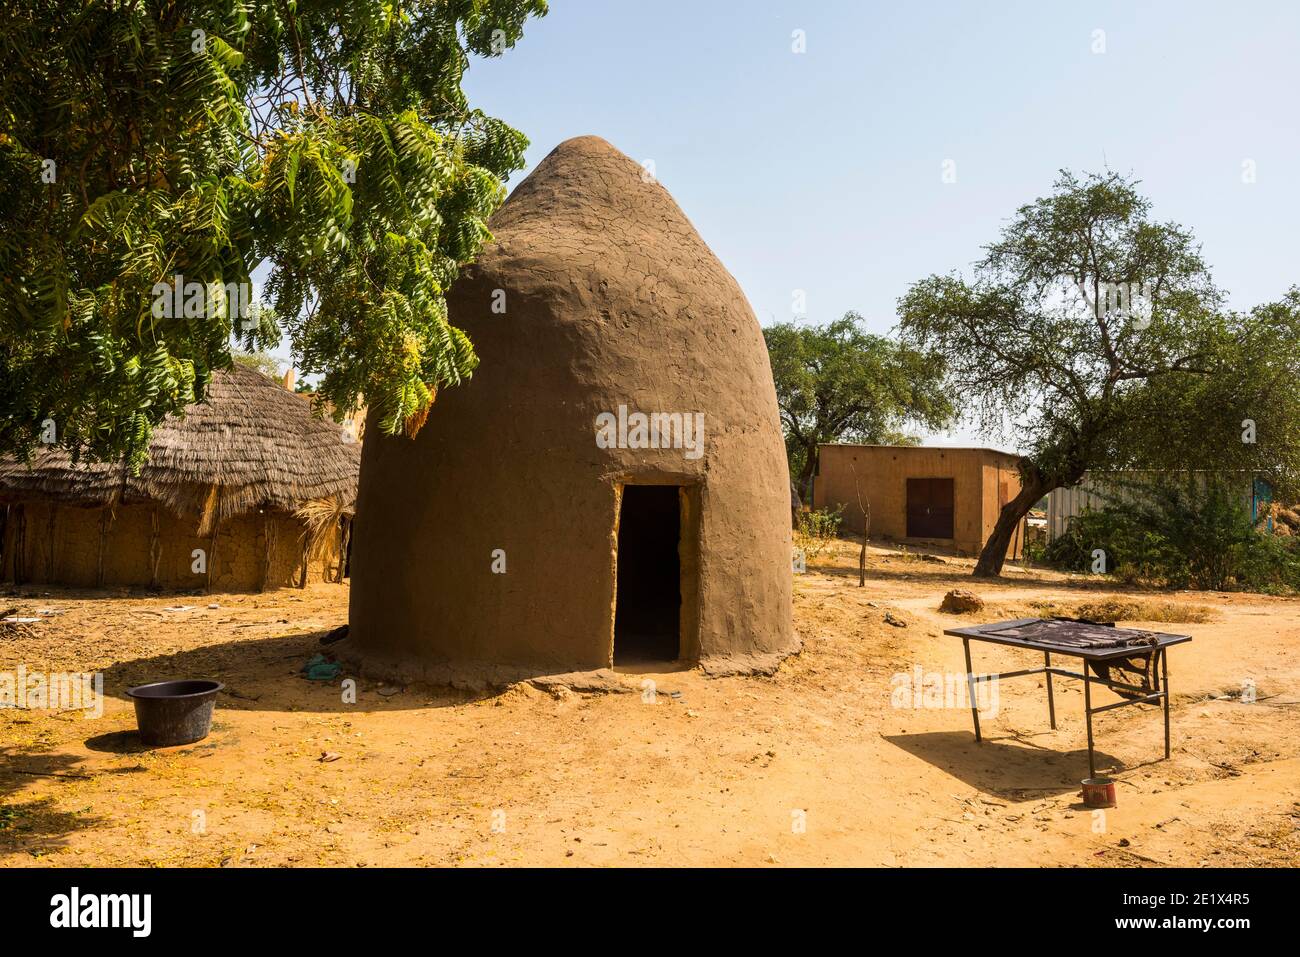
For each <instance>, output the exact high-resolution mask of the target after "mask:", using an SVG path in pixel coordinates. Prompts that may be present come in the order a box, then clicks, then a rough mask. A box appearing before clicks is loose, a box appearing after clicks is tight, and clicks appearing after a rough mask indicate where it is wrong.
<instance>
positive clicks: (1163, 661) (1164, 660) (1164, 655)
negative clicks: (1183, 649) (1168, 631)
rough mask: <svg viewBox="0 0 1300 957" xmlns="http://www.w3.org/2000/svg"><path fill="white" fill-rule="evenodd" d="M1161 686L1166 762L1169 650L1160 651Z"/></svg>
mask: <svg viewBox="0 0 1300 957" xmlns="http://www.w3.org/2000/svg"><path fill="white" fill-rule="evenodd" d="M1160 684H1161V685H1163V688H1164V693H1165V760H1166V761H1168V760H1169V649H1168V648H1161V649H1160Z"/></svg>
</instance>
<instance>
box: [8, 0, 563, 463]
mask: <svg viewBox="0 0 1300 957" xmlns="http://www.w3.org/2000/svg"><path fill="white" fill-rule="evenodd" d="M545 10H546V4H545V0H385V2H382V3H380V2H373V0H114V2H105V0H13V2H11V3H9V4H7V5H6V8H5V15H4V17H3V18H2V19H0V59H3V62H4V63H5V69H4V70H3V71H0V355H2V356H3V365H2V367H0V453H5V452H17V453H20V454H21V453H25V452H26V451H28V450H29V449H30V448H31V447H32V446H33V444H34V443H35V442H36V441H37V439H38V437H39V436H41V435H42V433H44V435H45V437H46V438H47V439H48V437H49V431H50V429H49V427H50V426H51V425H52V426H53V427H54V429H55V430H56V434H57V440H58V442H59V444H61V445H64V446H65V447H68V448H70V449H72V450H73V451H74V452H75V453H76V454H79V455H81V454H84V455H88V456H92V457H99V458H116V457H121V456H125V457H127V458H130V459H133V460H134V461H136V462H138V461H139V460H140V459H141V457H142V456H143V454H144V451H145V449H146V448H147V444H148V438H149V432H150V429H151V427H152V426H153V425H154V424H156V423H157V422H158V421H160V420H161V419H162V418H163V417H164V416H166V415H168V414H171V413H176V412H179V411H181V410H182V409H183V408H184V407H185V406H186V405H187V404H188V403H190V402H192V401H195V400H197V399H201V398H202V397H203V395H204V393H205V389H206V386H207V383H208V381H209V378H210V375H211V372H212V370H214V369H219V368H225V367H229V365H230V363H231V354H230V350H231V343H232V336H233V337H234V338H235V339H236V340H237V341H240V342H242V344H243V345H244V346H245V347H246V348H250V349H256V348H259V347H266V346H268V345H270V344H272V343H274V342H277V341H278V339H279V337H280V333H281V328H283V330H284V331H287V332H288V333H289V335H290V336H291V339H292V344H293V351H294V358H295V362H296V364H297V365H298V366H299V368H300V369H302V370H303V371H304V372H306V373H318V374H321V375H322V376H323V377H322V379H321V381H320V384H319V385H318V387H317V393H318V395H319V397H320V398H321V399H322V400H325V401H328V403H329V404H330V405H331V406H332V407H333V408H334V409H336V410H338V414H345V413H346V411H347V410H350V409H351V408H353V407H354V406H355V405H356V404H357V403H358V402H360V401H365V402H366V403H368V404H369V405H370V406H371V407H372V408H375V409H377V410H378V412H379V413H380V425H381V428H383V429H384V430H385V431H388V432H395V431H398V430H400V429H401V428H403V426H404V425H405V426H406V427H407V428H408V431H410V430H413V429H414V428H416V427H418V424H419V423H420V422H421V421H422V417H423V414H424V413H425V411H426V410H427V408H428V405H429V403H430V402H431V401H432V399H433V396H434V393H435V391H436V389H437V388H438V387H439V386H441V385H451V384H455V383H457V382H459V381H461V380H462V379H463V378H465V377H466V376H468V375H469V374H470V372H471V370H472V369H473V366H474V364H475V357H474V353H473V349H472V347H471V345H470V343H469V341H468V340H467V339H466V337H465V336H464V335H463V334H462V333H461V332H460V331H459V330H457V329H455V328H454V327H453V326H451V325H450V324H449V322H448V321H447V314H446V307H445V300H444V295H443V294H444V290H445V289H446V288H447V287H448V285H449V284H450V283H451V282H452V281H453V279H454V278H455V277H456V275H457V271H458V269H459V267H460V266H461V265H463V264H464V263H466V262H468V261H469V260H471V259H472V258H473V257H474V256H475V255H476V253H477V252H478V250H479V248H480V247H481V246H482V244H483V242H484V241H485V240H486V239H487V238H488V236H489V234H488V230H487V226H486V223H487V219H488V217H489V215H490V214H491V213H492V212H493V211H494V210H495V208H496V207H497V206H498V205H499V204H500V202H501V200H502V199H503V198H504V187H503V180H504V178H505V177H506V176H508V175H509V174H510V173H511V172H512V171H513V170H516V169H518V168H520V167H521V165H522V162H523V151H524V149H525V147H526V145H527V141H526V140H525V138H524V137H523V136H522V135H521V134H520V133H518V132H516V131H515V130H513V129H511V128H510V127H509V126H507V125H506V124H504V123H502V122H500V121H499V120H496V119H493V118H490V117H487V116H485V115H483V114H482V113H481V112H479V111H477V110H474V109H472V108H471V107H470V105H469V104H468V103H467V102H466V98H465V96H464V95H463V93H462V91H461V80H462V77H463V75H464V72H465V70H466V68H467V65H468V63H469V57H470V56H471V55H474V54H476V55H481V56H495V55H498V54H500V53H502V52H503V51H505V50H506V49H508V48H509V47H511V46H512V45H513V44H514V43H515V42H516V41H517V40H518V39H519V38H520V36H521V35H522V31H523V25H524V23H525V21H526V20H527V19H528V17H530V16H532V15H541V14H543V13H544V12H545ZM262 263H267V264H269V266H270V279H269V282H268V290H269V293H270V296H271V298H272V300H273V303H272V305H273V308H272V309H267V310H264V311H262V312H261V313H260V314H259V313H258V312H257V310H256V309H255V308H253V307H252V304H251V303H250V302H249V301H248V299H249V298H250V292H251V283H250V274H251V273H252V272H253V270H254V269H255V268H257V267H258V265H259V264H262ZM172 287H176V289H175V290H174V291H175V295H167V294H166V293H167V291H168V290H171V289H172ZM196 291H197V292H198V295H195V294H194V293H195V292H196Z"/></svg>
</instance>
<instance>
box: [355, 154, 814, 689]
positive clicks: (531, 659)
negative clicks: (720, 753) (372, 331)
mask: <svg viewBox="0 0 1300 957" xmlns="http://www.w3.org/2000/svg"><path fill="white" fill-rule="evenodd" d="M491 228H492V232H493V234H494V237H495V241H494V243H493V244H492V245H490V246H489V247H488V248H487V249H486V250H485V251H484V253H483V255H482V256H481V257H480V259H479V261H478V263H477V264H476V265H474V266H473V267H471V268H469V269H468V270H466V272H465V273H464V274H463V276H462V278H461V279H460V280H459V281H458V282H457V283H456V284H455V286H454V287H453V289H452V290H451V292H450V294H449V302H448V305H449V309H450V315H451V319H452V322H453V323H454V324H455V325H457V326H459V327H460V328H462V329H464V330H465V331H466V332H467V333H468V334H469V336H470V338H471V339H472V341H473V342H474V346H475V349H476V350H477V353H478V355H479V357H480V360H481V364H480V366H479V368H478V369H477V371H476V372H475V373H474V377H473V379H472V381H471V382H470V383H468V384H467V385H463V386H461V387H458V388H455V389H450V390H447V391H446V392H443V393H441V394H440V395H439V396H438V399H437V401H436V402H435V403H434V405H433V407H432V409H431V410H430V413H429V416H428V419H427V421H426V423H425V424H424V426H423V429H422V430H421V431H420V432H419V434H418V436H417V437H416V438H415V439H414V440H411V439H407V438H405V437H401V436H395V437H390V436H380V435H378V432H377V430H376V429H373V428H371V429H369V430H368V432H367V439H366V443H365V447H364V450H363V453H362V466H361V482H360V488H359V492H358V506H357V507H358V511H359V512H360V513H361V514H362V515H364V522H362V523H359V524H358V527H357V535H356V540H355V542H354V546H353V553H352V592H351V615H350V623H351V637H350V638H349V640H348V641H347V642H346V643H345V647H344V648H343V649H342V651H343V653H344V654H345V655H347V656H350V657H352V658H353V659H354V660H356V661H358V662H360V663H361V665H362V666H363V668H365V667H370V668H371V670H373V671H374V672H375V673H379V672H383V671H387V672H390V673H392V672H394V671H395V672H398V673H402V674H408V675H412V676H424V677H427V678H430V679H432V680H452V681H455V680H457V679H458V678H460V677H465V678H468V679H470V680H474V679H482V678H484V677H487V678H488V679H489V680H492V679H499V680H509V679H511V678H514V677H519V676H522V675H524V674H528V673H532V674H540V673H547V672H563V671H571V670H572V671H581V670H589V669H598V668H603V667H607V666H610V665H611V664H620V665H621V664H624V663H626V664H629V665H636V664H651V665H657V664H658V663H664V662H687V663H696V662H698V663H700V664H701V665H702V666H703V667H704V668H706V669H707V670H711V671H715V672H721V671H738V670H769V669H771V668H772V667H774V666H775V664H776V662H777V661H778V660H779V659H780V657H781V656H782V655H784V654H787V653H789V652H790V651H792V650H793V649H794V648H795V647H796V645H797V639H796V637H795V635H794V634H793V631H792V623H791V606H790V592H791V578H792V576H791V541H790V510H789V509H790V503H789V488H790V485H789V472H788V468H787V465H786V458H785V450H784V445H783V442H782V437H781V426H780V421H779V418H778V414H777V406H776V392H775V388H774V387H773V383H772V374H771V368H770V366H769V364H768V358H767V350H766V348H765V346H764V342H763V335H762V331H761V329H760V328H759V325H758V322H757V321H756V320H755V318H754V314H753V312H752V310H751V309H750V308H749V305H748V303H747V302H746V300H745V297H744V294H743V293H742V292H741V290H740V288H739V286H738V285H737V284H736V281H735V280H734V279H733V278H732V277H731V275H730V274H729V273H728V272H727V271H726V269H724V268H723V266H722V264H721V263H720V262H719V261H718V260H717V258H715V257H714V255H713V253H712V252H711V251H710V250H709V248H708V247H707V246H706V245H705V244H704V242H703V241H702V240H701V239H700V237H699V235H698V234H697V233H696V231H695V229H694V228H693V227H692V226H691V224H690V222H689V221H688V220H687V219H686V217H685V215H683V213H682V211H681V210H680V209H679V208H678V207H677V205H676V203H674V202H673V200H672V198H671V197H670V196H669V195H668V193H667V191H665V190H664V188H663V187H662V186H660V185H659V184H658V183H657V182H655V181H654V180H653V179H652V178H651V177H649V176H648V174H646V172H645V171H644V170H643V169H642V167H641V166H640V165H638V164H637V163H635V162H634V161H632V160H631V159H629V158H628V157H626V156H624V155H623V154H622V153H620V152H619V151H618V150H616V149H614V148H613V147H612V146H610V145H609V144H608V143H606V142H605V141H604V140H602V139H599V138H597V137H582V138H579V139H573V140H569V141H567V142H565V143H563V144H561V145H560V146H559V147H557V148H556V149H555V150H554V151H553V152H552V153H551V154H550V155H549V156H548V157H547V158H546V159H545V160H543V161H542V163H541V164H540V165H539V166H538V167H537V169H536V170H534V171H533V173H532V174H531V175H530V176H529V177H528V178H527V179H525V180H524V181H523V182H522V183H521V184H520V185H519V187H518V188H517V189H516V190H515V191H514V193H513V194H512V196H511V197H510V199H509V200H508V201H507V202H506V204H505V205H504V206H503V207H502V208H501V209H500V210H499V211H498V213H497V214H496V216H495V217H494V218H493V220H492V223H491Z"/></svg>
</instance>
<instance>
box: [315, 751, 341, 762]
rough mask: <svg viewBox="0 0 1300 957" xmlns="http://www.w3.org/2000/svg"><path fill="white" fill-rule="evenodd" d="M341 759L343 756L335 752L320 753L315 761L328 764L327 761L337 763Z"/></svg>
mask: <svg viewBox="0 0 1300 957" xmlns="http://www.w3.org/2000/svg"><path fill="white" fill-rule="evenodd" d="M341 757H343V755H341V754H339V753H338V752H337V751H322V752H321V753H320V757H319V758H317V759H316V760H317V761H322V762H329V761H337V760H338V759H339V758H341Z"/></svg>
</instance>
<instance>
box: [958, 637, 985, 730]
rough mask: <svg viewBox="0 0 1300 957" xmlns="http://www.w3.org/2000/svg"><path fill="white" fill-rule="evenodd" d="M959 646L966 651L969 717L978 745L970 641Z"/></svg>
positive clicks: (977, 719) (965, 641) (978, 728)
mask: <svg viewBox="0 0 1300 957" xmlns="http://www.w3.org/2000/svg"><path fill="white" fill-rule="evenodd" d="M961 644H962V648H964V649H965V651H966V690H967V691H968V692H970V716H971V718H973V719H974V721H975V741H976V743H978V742H979V741H981V740H982V739H981V738H980V712H979V708H978V707H976V705H975V672H974V671H972V670H971V666H970V639H969V638H963V639H962V640H961Z"/></svg>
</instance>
